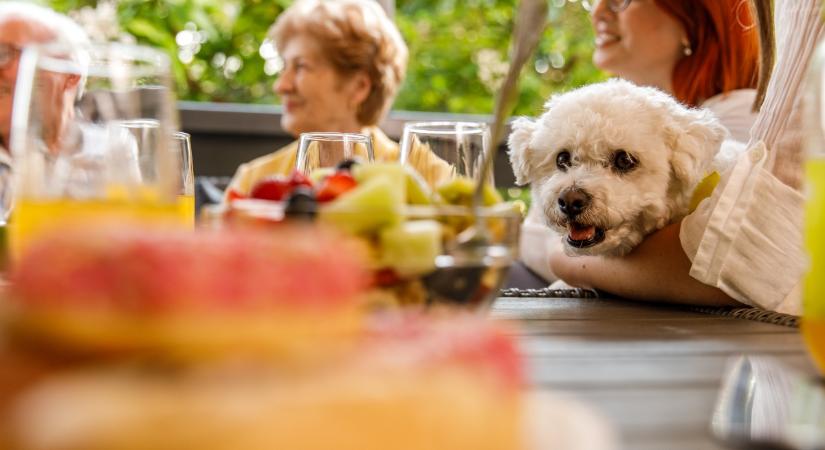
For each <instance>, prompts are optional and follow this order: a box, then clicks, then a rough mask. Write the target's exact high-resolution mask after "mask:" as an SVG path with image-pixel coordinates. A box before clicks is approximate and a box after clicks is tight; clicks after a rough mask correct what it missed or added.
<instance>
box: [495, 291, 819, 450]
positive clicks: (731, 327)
mask: <svg viewBox="0 0 825 450" xmlns="http://www.w3.org/2000/svg"><path fill="white" fill-rule="evenodd" d="M491 315H492V316H493V317H496V318H500V319H510V320H513V321H515V322H516V323H517V325H518V326H517V328H516V329H517V330H518V331H517V333H518V339H519V343H520V347H521V349H522V352H523V354H524V356H525V359H526V362H527V376H528V379H529V380H530V382H531V383H532V385H533V386H534V388H535V389H538V390H549V391H553V392H557V393H562V394H570V395H572V396H574V397H575V398H577V399H579V400H581V401H583V402H585V403H587V404H588V405H589V406H590V407H592V408H593V409H595V410H597V411H599V412H601V414H602V415H603V416H604V417H606V418H607V419H608V420H609V421H611V422H612V423H613V425H614V426H615V427H616V430H617V431H618V433H619V438H620V439H621V448H627V449H651V450H654V449H656V450H660V449H668V450H680V449H685V450H688V449H689V450H702V449H721V448H725V447H724V446H723V445H721V444H720V443H719V442H718V441H715V440H714V438H713V437H712V435H711V432H710V429H709V424H710V420H711V415H712V412H713V409H714V405H715V403H716V398H717V393H718V389H719V387H720V383H721V380H722V378H723V374H724V371H725V367H726V365H727V363H728V362H729V361H730V360H731V358H733V357H735V356H737V355H741V354H749V355H767V356H770V357H773V358H776V359H777V360H778V361H779V362H781V363H782V364H783V365H787V366H789V367H791V368H793V369H795V370H799V371H801V372H802V373H805V374H811V375H812V374H814V373H815V369H814V367H813V365H812V362H811V361H810V360H809V359H808V356H807V354H806V353H805V348H804V344H803V341H802V338H801V336H800V334H799V332H798V329H797V328H791V327H786V326H781V325H774V324H770V323H762V322H757V321H751V320H745V319H741V318H733V317H726V316H721V315H711V314H705V313H700V312H695V311H690V310H688V309H686V308H684V307H678V306H671V305H661V304H651V303H641V302H631V301H626V300H620V299H615V298H536V297H519V298H514V297H501V298H498V299H497V300H496V302H495V303H494V304H493V307H492V311H491Z"/></svg>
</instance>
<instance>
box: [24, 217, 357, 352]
mask: <svg viewBox="0 0 825 450" xmlns="http://www.w3.org/2000/svg"><path fill="white" fill-rule="evenodd" d="M330 255H335V258H334V259H331V258H330ZM368 282H369V275H368V272H367V271H366V269H365V268H364V264H363V254H362V252H361V248H360V247H359V246H358V245H357V244H353V243H352V241H349V240H345V239H342V238H341V236H339V235H338V234H336V233H330V232H328V230H321V229H317V228H312V227H310V228H305V229H297V228H292V227H283V228H282V229H281V230H279V233H278V234H277V235H273V234H272V233H267V234H261V233H255V232H250V231H247V232H244V233H210V232H198V233H191V232H189V233H186V232H182V231H164V232H161V231H157V230H142V229H134V228H132V229H120V230H115V229H98V230H94V231H90V232H64V233H61V234H60V235H57V236H53V237H52V238H49V239H46V240H43V241H40V242H38V243H36V244H35V245H33V246H32V248H31V249H30V251H29V252H27V253H26V254H25V255H24V256H23V257H22V259H21V260H20V261H19V263H18V264H15V267H14V271H13V273H12V275H11V284H12V288H11V292H10V300H11V305H10V306H11V308H10V311H9V314H8V320H9V323H10V329H11V330H12V333H13V336H15V337H16V338H19V339H20V340H22V341H23V342H25V343H27V344H34V345H36V346H38V348H40V349H43V348H45V349H47V350H49V349H54V350H58V351H60V352H68V353H79V354H93V355H107V354H109V355H115V356H117V355H122V354H129V355H134V354H140V353H147V354H152V355H164V356H173V357H184V358H188V357H202V356H209V355H220V354H223V353H233V354H235V353H238V352H240V353H253V354H272V355H275V356H279V357H283V356H285V355H286V354H295V355H302V354H304V353H305V352H306V351H308V350H311V349H312V348H324V347H326V345H324V344H323V343H324V342H326V343H328V344H333V343H335V342H338V341H341V340H342V335H348V334H353V333H355V332H357V330H359V329H360V328H361V327H362V325H361V324H360V321H361V318H360V316H361V310H362V308H361V303H360V302H361V301H362V298H361V294H362V293H363V290H364V288H365V287H366V285H367V283H368Z"/></svg>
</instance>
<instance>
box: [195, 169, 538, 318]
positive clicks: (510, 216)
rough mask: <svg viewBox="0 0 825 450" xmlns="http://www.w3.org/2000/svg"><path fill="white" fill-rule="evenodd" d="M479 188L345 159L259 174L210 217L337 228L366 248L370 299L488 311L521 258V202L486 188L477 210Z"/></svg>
mask: <svg viewBox="0 0 825 450" xmlns="http://www.w3.org/2000/svg"><path fill="white" fill-rule="evenodd" d="M474 188H475V184H474V182H473V181H472V180H470V179H467V178H456V179H453V180H451V181H448V182H446V183H444V184H442V185H440V186H438V187H437V188H436V189H434V190H431V189H430V188H429V187H428V186H427V185H426V183H424V182H423V181H422V180H421V178H420V176H418V174H417V173H416V172H415V171H414V169H412V168H411V167H410V166H405V165H401V164H397V163H375V164H359V163H352V162H345V163H342V164H339V166H338V167H336V168H329V169H319V170H317V171H315V172H313V173H312V174H310V176H308V177H307V176H304V175H302V174H301V173H299V172H294V173H293V174H292V175H290V176H288V177H283V176H276V177H270V178H267V179H264V180H261V181H260V182H259V183H257V184H256V185H255V186H254V187H253V188H252V189H251V191H250V192H249V194H248V195H244V194H241V193H237V192H230V193H229V198H231V199H232V200H231V201H230V202H228V203H227V204H225V205H220V206H219V207H217V208H216V209H211V210H209V212H208V213H207V217H206V220H204V221H203V223H212V224H218V226H234V225H239V224H244V225H249V224H256V225H264V226H271V227H272V228H273V230H277V224H280V223H284V222H290V223H294V222H297V221H304V222H305V223H307V224H310V223H311V224H320V225H324V226H329V227H334V228H337V229H339V230H341V231H343V232H345V233H347V234H350V235H354V236H356V237H358V238H360V239H362V240H363V241H364V242H365V243H366V245H367V247H368V249H369V254H370V256H371V263H372V269H373V275H374V277H373V286H374V289H373V290H372V294H371V296H370V303H371V304H372V305H377V306H382V305H405V306H406V305H427V306H433V305H455V306H461V307H467V308H473V309H476V308H484V307H486V306H487V305H489V304H490V302H491V300H493V299H494V298H495V296H496V294H497V292H498V289H499V288H500V287H501V285H502V284H503V283H504V281H505V280H506V277H507V273H508V270H509V268H510V265H511V264H512V263H513V261H514V260H515V259H516V256H517V251H518V239H519V229H520V224H521V219H522V207H521V205H520V204H518V203H512V202H504V201H502V199H501V197H500V196H499V194H498V193H497V192H496V191H495V190H494V189H493V188H492V187H489V188H486V189H485V191H484V200H483V203H484V205H483V207H481V208H477V209H474V208H472V206H471V205H472V196H473V190H474ZM471 228H473V229H474V230H471ZM479 229H482V230H483V232H484V235H485V241H484V245H483V246H481V247H480V248H478V249H476V250H478V251H474V252H473V254H472V255H469V256H468V255H467V253H466V252H463V251H461V248H460V242H461V241H462V239H463V238H464V237H465V236H466V235H467V233H471V232H474V231H477V230H479ZM273 232H277V231H273ZM462 233H463V234H462ZM330 257H334V255H330Z"/></svg>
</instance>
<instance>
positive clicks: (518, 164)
mask: <svg viewBox="0 0 825 450" xmlns="http://www.w3.org/2000/svg"><path fill="white" fill-rule="evenodd" d="M512 129H513V130H512V132H511V133H510V137H509V138H508V139H507V147H508V148H509V150H508V152H507V154H508V155H510V165H511V166H513V174H514V175H515V176H516V184H518V185H524V184H527V183H530V182H531V181H533V174H534V172H535V169H536V168H535V167H534V165H533V164H532V157H531V156H532V154H533V150H531V149H530V140H531V139H532V138H533V132H534V131H535V130H536V122H535V121H533V120H531V119H528V118H527V117H519V118H518V119H516V120H515V121H513V123H512Z"/></svg>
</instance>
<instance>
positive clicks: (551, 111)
mask: <svg viewBox="0 0 825 450" xmlns="http://www.w3.org/2000/svg"><path fill="white" fill-rule="evenodd" d="M545 108H546V112H545V113H544V114H543V115H542V116H541V117H539V118H538V119H537V120H535V121H533V120H530V119H526V118H522V119H518V120H517V121H515V122H514V125H513V132H512V133H511V135H510V138H509V142H508V144H509V147H510V151H509V154H510V162H511V164H512V165H513V172H514V173H515V175H516V182H517V183H518V184H527V183H530V184H531V186H532V193H533V206H532V208H533V211H532V212H533V213H538V214H541V215H542V216H543V219H544V222H545V223H546V224H547V225H548V226H549V227H550V228H552V229H553V230H555V231H556V232H558V233H559V234H560V235H561V239H563V241H564V248H565V251H566V252H567V253H568V254H578V255H596V254H598V255H611V256H618V255H623V254H625V253H627V252H629V251H630V250H631V249H633V248H634V247H635V246H636V245H638V244H639V243H640V242H641V241H642V239H644V237H645V236H646V235H648V234H650V233H651V232H653V231H655V230H657V229H659V228H662V227H663V226H665V225H667V224H668V223H670V222H673V221H675V220H677V219H679V218H681V217H683V216H684V215H686V214H687V213H688V212H689V211H688V207H689V203H690V200H691V197H692V196H693V193H694V190H695V188H696V186H697V184H698V183H699V182H700V181H701V180H702V179H703V178H704V177H705V176H706V175H707V174H708V173H710V172H711V171H713V170H719V167H721V165H724V164H725V163H724V162H723V160H730V159H732V156H727V157H723V158H722V159H720V160H718V161H714V157H715V156H716V155H717V153H718V152H719V150H720V147H721V144H722V142H723V140H724V139H725V137H726V135H727V130H726V129H725V128H724V127H723V126H722V125H720V124H719V122H718V121H717V120H716V119H715V118H714V117H713V115H712V113H710V112H709V111H706V110H701V109H690V108H687V107H685V106H683V105H681V104H680V103H678V102H677V101H676V100H674V99H673V98H672V97H670V96H669V95H668V94H666V93H664V92H662V91H659V90H657V89H654V88H648V87H639V86H636V85H634V84H632V83H630V82H627V81H623V80H618V79H614V80H610V81H607V82H604V83H598V84H593V85H588V86H586V87H583V88H580V89H577V90H574V91H570V92H568V93H565V94H561V95H557V96H554V97H552V98H551V99H550V100H549V101H548V102H547V104H546V105H545ZM732 151H735V150H732ZM717 166H719V167H717ZM720 173H721V172H720Z"/></svg>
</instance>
